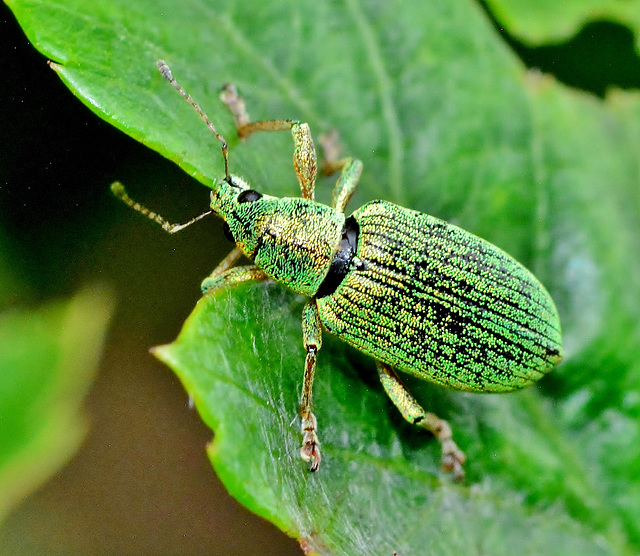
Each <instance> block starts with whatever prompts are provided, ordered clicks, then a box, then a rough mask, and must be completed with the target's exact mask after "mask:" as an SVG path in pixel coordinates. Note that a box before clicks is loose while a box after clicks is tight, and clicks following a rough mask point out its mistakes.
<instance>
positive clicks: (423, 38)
mask: <svg viewBox="0 0 640 556" xmlns="http://www.w3.org/2000/svg"><path fill="white" fill-rule="evenodd" d="M11 6H12V8H13V9H14V11H15V13H16V14H17V16H18V18H19V20H20V21H21V22H22V25H23V27H24V28H25V30H26V32H27V33H28V35H29V37H30V39H31V40H32V41H33V43H34V44H35V45H36V46H37V47H38V48H39V49H41V50H42V51H43V52H44V53H45V54H47V55H49V56H51V57H53V58H54V59H55V61H57V62H58V65H57V66H55V69H56V71H58V72H59V74H60V76H61V77H62V78H63V79H64V80H65V82H66V83H68V84H69V86H70V87H71V88H72V90H73V91H74V92H75V94H77V95H78V96H79V97H80V98H81V99H82V100H83V101H84V102H85V103H86V104H87V105H88V106H89V107H90V108H92V109H93V110H94V111H96V112H97V113H98V114H100V115H101V116H102V117H104V118H105V119H107V120H108V121H111V122H112V123H114V124H115V125H117V126H118V127H120V128H121V129H123V130H125V131H126V132H127V133H129V134H130V135H132V136H134V137H136V138H138V139H140V140H141V141H143V142H145V143H146V144H148V145H149V146H151V147H153V148H155V149H157V150H159V151H160V152H162V153H163V154H165V155H166V156H169V157H170V158H171V159H173V160H175V161H176V162H178V163H179V164H180V165H181V166H182V167H183V168H184V169H185V170H186V171H187V172H189V173H191V174H194V175H196V176H197V177H198V179H200V180H201V181H202V182H203V183H206V184H208V185H211V183H212V180H214V179H216V178H219V177H220V175H221V172H222V159H221V157H220V156H219V148H220V145H219V144H218V143H217V142H216V140H215V138H214V137H213V136H212V135H211V134H210V133H209V132H208V130H207V129H206V127H205V126H204V125H203V124H202V122H201V121H200V120H199V119H198V118H197V116H196V115H195V114H194V113H193V111H192V109H191V108H190V107H189V106H188V105H187V104H186V103H185V102H184V101H182V99H180V97H179V95H178V94H177V93H176V92H175V91H174V90H173V89H172V88H171V87H169V86H168V85H167V83H166V82H164V80H163V79H162V78H161V77H160V76H159V75H158V73H157V70H156V69H155V61H156V59H157V58H163V59H165V60H166V61H167V62H168V63H169V64H170V65H171V67H172V70H173V73H174V75H175V77H176V78H177V79H178V80H179V81H180V83H181V84H182V85H183V86H184V87H185V88H186V89H187V90H188V91H189V93H190V94H191V95H192V96H193V97H194V98H195V99H196V100H197V101H198V102H199V103H201V105H202V106H203V108H204V109H205V110H206V111H207V113H208V114H209V116H210V117H211V119H212V120H213V121H214V123H215V124H216V126H217V127H218V129H219V130H220V131H221V132H222V133H223V135H225V136H226V137H227V139H229V140H230V143H231V155H230V163H231V169H232V171H233V172H235V173H239V174H241V175H243V176H244V177H245V178H247V179H248V180H249V181H250V182H251V183H252V184H254V186H255V187H256V188H257V189H261V190H265V191H268V192H269V193H275V194H280V195H281V194H288V195H294V194H296V183H295V177H294V173H293V170H292V167H291V163H290V153H291V149H292V147H291V140H290V138H289V137H288V136H287V135H288V134H280V135H277V134H263V135H262V136H256V137H251V138H250V140H248V141H246V142H245V143H243V144H239V143H238V142H237V141H236V140H235V138H234V130H233V124H232V121H231V118H230V116H229V115H228V114H227V113H226V112H225V111H224V109H223V106H221V103H220V101H219V100H218V98H217V91H218V88H219V86H220V85H222V84H223V83H225V82H233V83H235V84H236V85H237V86H238V87H239V88H240V90H241V92H242V94H243V95H244V97H245V99H246V101H247V105H248V108H249V111H250V113H251V115H252V117H253V118H254V119H264V118H274V117H288V118H296V119H301V120H304V121H308V122H310V124H311V126H312V130H313V131H314V133H315V134H316V136H317V135H318V133H319V132H321V131H325V130H328V129H330V128H331V127H336V128H337V129H338V130H339V132H340V136H341V140H342V142H343V144H344V147H345V153H346V154H349V155H354V156H358V157H359V158H361V159H362V160H363V161H364V164H365V173H364V175H363V178H362V182H361V186H360V187H359V189H358V193H357V194H356V196H355V198H354V200H353V201H352V207H357V206H359V205H360V204H362V203H363V202H365V201H367V200H369V199H372V198H375V197H382V198H385V199H388V200H391V201H395V202H397V203H400V204H403V205H405V206H408V207H410V208H414V209H418V210H422V211H425V212H428V213H430V214H434V215H436V216H439V217H442V218H445V219H448V220H451V221H453V222H455V223H456V224H459V225H461V226H463V227H464V228H466V229H469V230H470V231H472V232H474V233H477V234H478V235H481V236H483V237H485V238H487V239H488V240H490V241H492V242H494V243H496V244H497V245H499V246H500V247H502V248H503V249H505V250H507V251H508V252H510V253H511V254H512V255H514V256H516V258H518V259H519V260H521V261H522V262H524V263H525V264H527V265H528V266H529V267H530V268H531V269H532V270H533V271H534V272H535V273H536V275H537V276H538V277H539V278H540V279H541V280H542V281H543V283H545V285H546V286H547V287H548V288H549V290H550V292H551V294H552V296H553V297H554V299H555V300H556V303H557V305H558V308H559V310H560V314H561V319H562V322H563V328H564V332H565V347H566V354H567V356H566V360H565V363H564V364H563V365H562V366H561V367H560V368H559V369H558V370H557V371H554V372H553V373H551V374H550V375H549V376H548V378H546V379H545V380H543V381H542V383H541V384H540V385H539V386H536V387H533V388H530V389H529V390H527V391H524V392H521V393H518V394H509V395H503V396H496V395H487V396H479V395H467V394H460V393H454V392H445V391H444V390H442V389H441V388H438V387H435V386H432V385H430V384H427V383H420V382H419V381H415V380H408V381H407V382H408V384H409V386H410V387H411V389H412V391H414V393H415V394H416V396H417V397H418V399H419V400H420V401H421V402H422V403H423V405H424V406H425V407H426V408H427V409H433V410H435V411H436V412H437V413H439V414H440V415H441V416H442V417H444V418H446V419H448V420H449V421H450V423H451V425H452V428H453V430H454V434H455V437H456V440H457V442H458V444H459V445H460V446H461V448H463V449H464V450H465V451H466V452H467V454H468V456H469V461H468V464H467V472H468V478H467V483H466V484H465V485H464V486H453V485H451V484H450V482H449V478H447V477H444V476H443V475H442V473H441V472H440V471H439V469H438V467H439V453H438V451H439V450H438V446H437V445H436V443H435V442H434V441H433V440H432V439H431V438H430V437H429V436H428V435H426V434H423V433H421V432H420V431H417V430H414V429H413V428H412V427H410V426H408V425H406V424H405V423H403V422H402V420H401V418H400V417H399V416H398V415H397V413H396V411H395V409H394V408H393V407H392V406H391V404H390V402H389V401H388V400H387V399H386V397H385V396H384V394H383V392H382V390H381V387H380V386H379V385H378V384H377V382H376V379H375V369H374V365H373V362H372V361H371V360H369V359H368V358H366V357H365V356H363V355H361V354H358V353H357V352H355V351H353V350H352V349H350V348H348V347H347V346H344V345H343V344H342V343H340V342H339V341H337V340H332V339H330V338H327V340H326V342H325V346H324V347H323V349H322V351H321V352H320V356H319V368H318V376H317V379H316V390H315V413H316V415H317V417H318V419H319V433H320V435H321V438H320V440H321V442H322V443H323V447H324V455H325V457H324V460H323V465H322V468H321V469H320V471H319V472H318V473H317V474H314V475H309V474H308V473H307V472H306V470H305V465H304V464H303V462H301V461H300V460H299V458H298V450H299V445H300V434H299V423H298V421H297V420H296V419H295V416H296V412H297V403H298V396H299V394H300V384H301V380H302V371H303V363H304V355H303V352H302V346H301V333H300V312H301V307H302V300H301V299H299V298H297V297H296V296H294V295H292V294H290V293H288V292H286V291H284V290H283V289H282V288H281V287H280V286H277V285H274V284H261V285H254V286H245V287H238V288H235V289H234V290H233V291H228V292H222V293H220V294H217V295H209V296H207V297H205V298H204V299H203V300H202V301H201V302H200V303H199V304H198V307H197V308H196V310H195V312H194V314H193V315H192V316H191V317H190V319H189V320H188V321H187V323H186V324H185V327H184V329H183V331H182V333H181V334H180V337H179V338H178V340H177V341H176V342H175V343H174V344H172V345H171V346H165V347H162V348H159V349H158V350H157V352H156V353H157V354H158V356H159V357H161V358H162V359H163V360H164V361H166V362H168V363H169V364H170V365H171V366H172V368H174V370H175V371H176V372H177V373H178V375H179V376H180V378H181V380H182V381H183V382H184V384H185V387H186V389H187V391H188V392H189V394H190V395H191V396H192V397H193V398H194V400H195V403H196V407H197V408H198V410H199V412H200V413H201V415H202V416H203V419H204V420H205V421H206V422H207V423H208V424H209V425H210V426H211V427H212V428H213V429H214V430H215V431H216V437H215V440H214V442H213V444H212V445H211V448H210V454H211V458H212V461H213V463H214V466H215V468H216V470H217V472H218V473H219V475H220V477H221V478H222V480H223V481H224V482H225V484H226V485H227V488H228V489H229V490H230V492H231V493H232V494H233V495H235V496H236V497H238V499H240V500H241V501H242V502H243V503H244V504H246V505H247V506H248V507H249V508H251V509H252V510H253V511H255V512H257V513H259V514H260V515H263V516H264V517H266V518H267V519H269V520H271V521H273V522H274V523H276V524H277V525H278V526H279V527H280V528H282V529H283V530H284V531H285V532H286V533H288V534H289V535H291V536H294V537H297V538H298V539H299V540H300V542H301V544H302V546H303V547H304V548H305V550H307V551H311V550H316V551H318V552H320V553H334V554H363V553H371V554H392V553H393V551H397V552H398V553H399V554H415V553H425V552H426V553H437V554H454V553H460V552H461V550H464V551H465V552H474V553H475V552H484V553H487V554H512V553H518V554H540V553H544V554H562V555H565V554H581V555H583V554H635V553H637V552H638V551H639V549H640V525H639V523H638V520H637V515H639V514H640V430H639V429H640V425H639V421H640V420H639V417H640V415H639V414H640V332H639V328H638V319H637V315H638V314H640V284H639V281H640V268H639V266H640V262H639V261H638V258H637V253H638V252H640V237H639V236H640V234H639V230H638V222H639V221H640V193H639V191H638V187H637V184H638V174H639V170H638V164H637V160H638V158H639V155H640V152H639V150H640V148H639V147H640V142H639V141H638V139H637V138H638V137H639V136H640V135H638V131H639V122H640V104H639V102H638V97H637V95H636V94H624V95H623V94H620V93H617V94H612V95H610V96H609V97H608V98H607V100H606V101H605V102H601V101H599V100H597V99H595V98H593V97H590V96H587V95H584V94H580V93H576V92H575V91H571V90H568V89H566V88H564V87H561V86H559V85H558V84H556V83H555V82H554V81H553V80H552V79H550V78H546V77H541V76H539V75H536V74H534V73H527V72H525V70H524V69H523V67H522V65H521V64H520V63H519V62H518V61H517V60H516V59H515V57H514V55H513V54H512V53H511V52H510V51H509V50H508V48H507V47H506V46H505V45H504V44H503V43H502V42H501V39H500V37H499V36H498V34H497V33H496V32H494V30H493V29H492V27H491V25H490V24H489V22H488V21H487V20H486V19H485V17H484V14H483V12H482V10H481V9H480V8H479V7H478V6H477V5H476V4H475V3H473V2H470V1H453V0H449V1H446V0H439V1H435V2H421V3H418V2H415V3H406V2H405V3H399V2H392V3H389V2H381V1H374V0H370V1H367V2H365V1H360V2H359V1H357V0H344V1H338V0H335V1H329V2H311V1H303V2H293V0H284V1H282V2H278V3H277V4H275V3H266V2H265V3H257V4H256V3H253V2H247V1H244V0H237V1H236V2H222V1H220V2H209V3H202V2H198V3H196V2H192V1H190V0H187V1H186V2H181V3H180V4H179V6H178V4H177V3H174V2H168V1H164V2H163V1H160V2H153V3H151V2H148V1H141V2H137V3H136V4H135V5H131V4H130V3H126V4H125V3H124V2H117V1H115V0H113V1H111V2H106V0H102V1H95V0H93V1H92V2H91V3H90V4H89V3H84V2H81V1H80V0H66V1H65V2H64V5H62V3H60V4H55V3H49V4H43V3H42V2H38V3H31V2H28V1H16V0H12V2H11ZM330 183H331V182H330V181H322V183H320V184H319V186H318V187H319V191H320V196H321V197H323V198H326V197H327V192H328V191H329V190H330V188H331V185H330ZM159 185H160V184H159ZM141 225H142V224H141ZM612 501H615V503H612Z"/></svg>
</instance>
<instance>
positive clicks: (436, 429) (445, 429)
mask: <svg viewBox="0 0 640 556" xmlns="http://www.w3.org/2000/svg"><path fill="white" fill-rule="evenodd" d="M376 365H377V367H378V374H379V375H380V381H381V382H382V386H384V389H385V391H386V392H387V395H388V396H389V397H390V398H391V401H392V402H393V404H394V405H395V406H396V407H397V408H398V409H399V410H400V413H402V416H403V417H404V418H405V419H406V420H407V421H409V422H410V423H413V424H414V425H418V426H419V427H422V428H425V429H427V430H428V431H430V432H431V433H432V434H433V435H434V436H435V437H436V438H437V439H438V441H439V442H440V445H441V446H442V469H443V470H444V471H448V472H449V471H453V476H454V478H455V480H456V481H462V480H463V479H464V469H463V468H462V464H463V463H464V462H465V460H466V459H467V456H465V455H464V453H463V452H462V451H461V450H460V449H459V448H458V446H457V445H456V443H455V442H454V441H453V438H452V437H451V427H450V426H449V423H447V422H446V421H444V420H442V419H440V418H439V417H438V416H437V415H435V414H434V413H427V412H426V411H425V410H424V409H423V408H422V407H421V406H420V404H419V403H418V402H417V401H416V399H415V398H414V397H413V396H412V395H411V393H410V392H409V391H408V390H407V389H406V387H405V385H404V384H402V381H401V380H400V378H399V377H398V375H397V374H396V373H395V371H394V370H393V369H392V368H391V367H390V366H389V365H387V364H385V363H382V362H380V361H377V362H376Z"/></svg>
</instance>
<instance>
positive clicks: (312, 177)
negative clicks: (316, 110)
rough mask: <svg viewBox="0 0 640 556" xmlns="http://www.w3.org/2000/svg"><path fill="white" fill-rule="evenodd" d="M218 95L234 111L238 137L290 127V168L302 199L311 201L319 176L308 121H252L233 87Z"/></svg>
mask: <svg viewBox="0 0 640 556" xmlns="http://www.w3.org/2000/svg"><path fill="white" fill-rule="evenodd" d="M220 98H221V99H222V101H223V102H224V103H225V104H226V105H227V106H228V107H229V110H230V111H231V113H232V114H233V119H234V121H235V124H236V128H237V129H238V137H240V139H244V138H246V137H249V135H251V134H252V133H256V132H258V131H286V130H291V136H292V137H293V143H294V150H293V167H294V168H295V171H296V176H297V177H298V182H299V183H300V191H301V193H302V197H303V198H304V199H311V200H313V198H314V194H315V186H316V177H317V176H318V162H317V156H316V149H315V147H314V145H313V139H312V137H311V131H310V130H309V124H306V123H304V122H298V121H296V120H260V121H257V122H252V121H251V118H250V117H249V113H248V112H247V107H246V106H245V103H244V99H243V98H242V97H241V96H240V95H239V94H238V90H237V89H236V88H235V86H234V85H232V84H230V83H227V84H226V85H225V86H224V88H223V90H222V94H221V95H220Z"/></svg>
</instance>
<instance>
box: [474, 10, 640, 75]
mask: <svg viewBox="0 0 640 556" xmlns="http://www.w3.org/2000/svg"><path fill="white" fill-rule="evenodd" d="M486 2H487V5H488V6H489V7H490V8H491V10H492V12H493V13H494V14H495V16H496V18H497V19H498V21H500V23H501V25H504V26H505V27H506V28H507V29H509V32H510V33H512V34H514V35H516V36H517V37H518V38H519V39H521V40H524V41H526V42H528V43H530V44H535V43H543V42H547V43H548V42H559V41H562V40H566V39H568V38H569V37H571V36H572V35H574V34H575V33H577V31H578V30H579V29H580V27H581V26H583V25H584V24H585V23H588V22H590V21H597V20H607V21H615V22H618V23H620V24H622V25H626V26H628V27H630V28H631V29H633V30H635V34H636V41H637V40H638V36H637V35H638V30H640V4H639V3H638V2H620V1H619V0H565V1H563V2H556V1H555V0H486ZM585 63H588V60H585Z"/></svg>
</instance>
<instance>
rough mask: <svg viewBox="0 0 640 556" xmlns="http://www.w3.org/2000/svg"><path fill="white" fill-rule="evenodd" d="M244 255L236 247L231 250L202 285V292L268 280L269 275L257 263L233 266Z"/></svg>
mask: <svg viewBox="0 0 640 556" xmlns="http://www.w3.org/2000/svg"><path fill="white" fill-rule="evenodd" d="M241 256H242V251H241V250H240V248H239V247H236V248H235V249H233V251H231V252H230V253H229V254H228V255H227V256H226V257H225V258H224V259H222V261H221V262H220V264H219V265H218V266H217V267H216V268H215V270H214V271H213V272H212V273H211V274H209V276H207V277H206V278H205V279H204V280H203V281H202V284H201V285H200V288H201V290H202V293H203V294H205V293H209V292H211V291H213V290H217V289H219V288H224V287H226V286H232V285H234V284H239V283H240V282H252V281H259V280H266V279H267V275H266V274H265V273H264V272H263V271H262V270H260V269H259V268H258V267H257V266H255V265H247V266H239V267H237V268H231V267H232V266H233V265H234V263H235V262H236V261H237V260H238V259H239V258H240V257H241Z"/></svg>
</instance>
